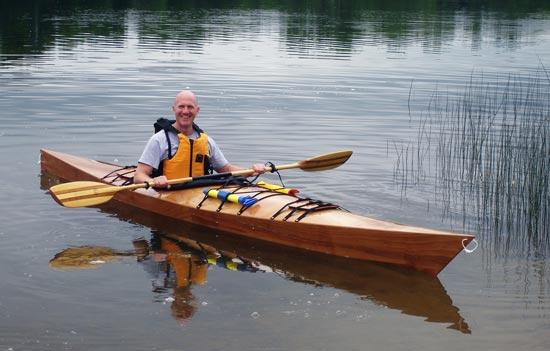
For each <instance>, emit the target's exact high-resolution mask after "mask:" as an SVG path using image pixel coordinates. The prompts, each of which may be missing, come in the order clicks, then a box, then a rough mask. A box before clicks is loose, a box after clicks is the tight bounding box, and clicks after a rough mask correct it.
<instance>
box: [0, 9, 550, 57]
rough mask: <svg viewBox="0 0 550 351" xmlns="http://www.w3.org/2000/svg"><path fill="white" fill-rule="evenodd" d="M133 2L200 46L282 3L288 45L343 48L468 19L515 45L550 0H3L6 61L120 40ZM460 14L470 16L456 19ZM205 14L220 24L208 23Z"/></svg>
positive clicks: (147, 20)
mask: <svg viewBox="0 0 550 351" xmlns="http://www.w3.org/2000/svg"><path fill="white" fill-rule="evenodd" d="M132 10H133V12H135V13H136V15H135V18H134V20H136V21H137V28H138V29H137V30H138V33H139V37H140V39H142V38H146V40H149V41H159V40H160V41H161V42H162V41H163V40H176V41H177V42H178V43H179V44H183V45H192V46H194V47H196V46H197V45H199V46H200V45H202V43H203V41H204V39H205V38H210V37H216V36H217V35H220V33H219V31H220V30H222V29H220V27H222V26H217V25H215V24H216V23H217V21H221V23H220V24H223V20H224V18H228V17H234V16H242V17H245V25H242V26H239V30H240V31H242V32H243V33H247V34H250V35H255V33H257V32H258V30H257V26H259V25H261V23H262V22H261V21H262V16H261V13H262V12H259V13H258V11H256V10H260V11H268V13H273V12H272V11H276V13H278V14H279V17H280V23H281V29H280V31H281V38H282V39H281V40H282V41H284V42H285V44H286V45H287V47H288V48H289V51H292V52H297V53H300V51H304V52H311V50H312V48H313V49H315V48H316V47H317V48H321V49H323V50H325V49H326V48H330V49H331V50H334V51H337V52H340V53H344V55H345V53H349V52H351V51H352V50H353V49H354V48H355V47H357V46H361V45H364V43H365V42H368V41H369V39H372V38H374V39H380V38H382V39H384V40H383V41H384V42H388V46H389V47H391V46H395V47H402V46H405V45H408V43H410V42H411V41H419V40H421V41H422V42H423V45H425V46H427V47H428V48H430V47H431V48H435V49H437V48H439V47H441V46H442V44H443V43H444V42H445V41H446V40H451V39H452V38H453V37H454V33H455V31H456V30H457V29H458V28H461V29H462V27H465V28H466V30H467V31H469V32H470V33H471V37H472V38H473V39H472V40H474V41H475V40H477V39H476V38H481V33H482V32H483V31H484V30H490V31H493V32H495V33H499V34H500V35H499V36H498V37H499V38H501V39H500V40H503V41H506V42H507V44H505V45H509V44H510V43H511V45H514V43H516V42H519V41H520V39H521V36H522V34H521V32H520V31H521V28H518V27H521V26H514V25H510V22H509V21H514V20H521V19H522V18H528V17H531V16H533V15H534V14H541V15H544V16H546V15H548V14H549V12H550V3H549V2H548V1H544V0H531V1H521V2H520V1H512V0H506V1H496V0H495V1H459V0H456V1H441V0H440V1H436V0H416V1H406V0H392V1H387V0H370V1H358V0H355V1H354V0H350V1H344V0H340V1H337V0H332V1H331V0H309V1H291V0H286V1H269V0H225V1H224V0H187V1H176V0H157V1H144V0H98V1H82V0H81V1H79V0H57V1H56V0H43V1H18V2H13V1H5V0H0V63H1V62H2V61H5V60H10V61H13V60H18V59H19V58H21V57H23V56H25V55H28V54H40V53H43V52H44V51H46V50H47V48H48V47H51V46H53V45H75V44H77V43H79V42H81V41H83V40H98V38H99V39H101V38H107V39H108V41H109V44H110V45H116V44H117V42H121V41H122V39H123V38H124V36H125V34H126V23H127V19H126V15H127V14H128V12H129V11H132ZM457 14H458V15H460V16H462V17H463V18H464V21H465V22H466V23H464V24H459V23H455V21H454V17H455V16H456V15H457ZM220 18H221V20H220ZM241 19H242V18H241ZM488 20H493V21H488ZM207 22H211V23H213V24H214V25H211V26H204V25H202V24H203V23H207ZM487 22H491V23H490V24H487ZM175 28H177V30H176V29H175ZM479 40H480V39H479ZM377 41H379V40H377ZM474 47H475V43H474Z"/></svg>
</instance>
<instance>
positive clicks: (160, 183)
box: [134, 162, 168, 188]
mask: <svg viewBox="0 0 550 351" xmlns="http://www.w3.org/2000/svg"><path fill="white" fill-rule="evenodd" d="M152 174H153V167H151V166H149V165H148V164H145V163H141V162H139V163H138V166H137V168H136V173H135V174H134V183H136V184H137V183H149V184H150V185H151V186H153V187H155V188H166V187H167V186H168V179H167V178H166V177H165V176H158V177H155V178H152V177H151V175H152Z"/></svg>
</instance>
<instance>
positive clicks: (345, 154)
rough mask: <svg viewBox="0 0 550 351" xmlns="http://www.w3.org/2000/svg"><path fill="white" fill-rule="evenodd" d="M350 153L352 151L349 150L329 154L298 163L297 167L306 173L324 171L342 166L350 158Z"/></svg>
mask: <svg viewBox="0 0 550 351" xmlns="http://www.w3.org/2000/svg"><path fill="white" fill-rule="evenodd" d="M352 153H353V151H351V150H342V151H336V152H330V153H328V154H323V155H319V156H316V157H312V158H308V159H306V160H303V161H299V162H298V165H299V166H300V169H302V170H304V171H306V172H316V171H325V170H327V169H333V168H336V167H339V166H341V165H343V164H344V163H345V162H346V161H347V160H348V159H349V158H350V157H351V154H352Z"/></svg>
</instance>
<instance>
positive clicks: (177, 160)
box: [162, 131, 210, 179]
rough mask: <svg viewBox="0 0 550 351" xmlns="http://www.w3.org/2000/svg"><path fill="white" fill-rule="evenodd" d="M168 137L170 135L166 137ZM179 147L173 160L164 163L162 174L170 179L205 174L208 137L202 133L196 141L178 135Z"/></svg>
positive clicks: (180, 134) (207, 156)
mask: <svg viewBox="0 0 550 351" xmlns="http://www.w3.org/2000/svg"><path fill="white" fill-rule="evenodd" d="M166 137H168V135H167V136H166ZM178 139H179V146H178V150H177V151H176V153H175V154H174V156H172V158H169V159H166V160H164V161H163V163H162V172H163V174H164V175H165V176H166V178H168V179H175V178H186V177H197V176H202V175H204V174H205V163H207V162H208V161H207V160H208V158H209V157H210V155H209V153H208V135H206V133H204V132H202V131H200V132H199V137H198V138H197V139H195V140H192V139H189V138H188V137H187V136H186V135H184V134H182V133H178Z"/></svg>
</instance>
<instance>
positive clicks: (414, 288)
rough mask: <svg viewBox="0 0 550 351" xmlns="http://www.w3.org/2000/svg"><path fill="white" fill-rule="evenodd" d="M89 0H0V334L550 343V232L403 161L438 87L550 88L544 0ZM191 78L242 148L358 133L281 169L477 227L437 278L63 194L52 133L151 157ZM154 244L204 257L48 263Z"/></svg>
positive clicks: (226, 146) (290, 153)
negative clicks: (517, 232)
mask: <svg viewBox="0 0 550 351" xmlns="http://www.w3.org/2000/svg"><path fill="white" fill-rule="evenodd" d="M90 3H91V4H92V5H90V4H89V5H86V6H84V5H81V4H78V3H74V2H68V3H65V2H63V1H61V2H58V1H57V2H53V1H51V2H48V1H45V2H39V3H38V2H35V3H34V4H28V5H27V4H19V3H18V4H14V3H10V4H7V3H6V2H2V3H1V4H0V121H1V124H0V149H1V152H0V158H1V161H2V164H4V166H3V168H2V169H3V172H2V173H1V178H2V181H1V182H0V194H2V195H1V197H2V199H3V201H2V204H1V205H0V218H1V219H2V226H1V228H0V238H1V239H2V245H0V257H1V258H0V280H1V281H2V285H1V286H2V287H1V289H0V349H2V350H180V349H196V350H222V349H223V350H335V349H342V350H363V349H366V348H368V349H374V350H386V349H387V350H411V349H421V348H422V349H425V350H441V349H443V348H444V349H446V350H481V349H483V350H519V349H521V350H547V349H548V348H549V347H550V272H549V261H548V257H549V256H548V255H549V252H548V246H541V247H535V248H532V247H531V249H529V250H526V251H525V250H524V251H522V250H519V251H517V250H516V251H514V250H508V249H502V246H501V245H496V244H495V242H494V241H495V240H497V239H498V237H496V236H495V234H494V233H493V234H488V233H486V232H484V231H482V230H479V228H482V227H483V226H479V225H476V224H475V223H479V221H480V220H482V219H480V218H478V217H476V213H475V211H469V210H468V207H470V205H471V204H469V203H468V202H467V201H466V202H464V203H462V206H457V207H452V208H448V207H446V206H445V201H441V199H439V198H438V196H439V192H438V191H436V190H435V187H434V184H435V183H436V179H435V178H433V177H432V176H427V177H426V178H425V179H424V180H423V182H417V183H415V184H413V185H407V190H406V191H404V190H403V189H404V186H403V185H404V184H405V183H406V181H404V180H403V179H401V178H399V177H396V168H399V162H400V161H401V159H400V158H401V157H402V156H403V153H401V154H400V153H399V152H396V150H398V147H396V145H406V143H407V142H409V141H411V140H412V141H413V142H414V141H415V140H417V139H418V135H419V133H418V131H419V129H418V125H419V121H421V120H422V119H421V118H419V117H418V116H422V115H423V113H424V112H423V111H426V109H428V108H429V107H428V106H429V104H430V101H432V99H433V96H434V93H435V92H436V91H438V92H442V93H443V95H444V96H445V94H449V95H453V96H454V95H457V94H458V95H460V94H461V92H462V91H463V90H464V89H468V84H469V83H470V81H471V79H472V77H476V79H477V77H483V79H484V81H486V82H496V81H499V80H500V81H502V80H504V81H506V79H507V77H509V75H513V76H515V77H520V78H519V79H520V80H521V79H523V78H521V77H530V76H536V77H539V78H542V80H541V81H542V82H543V83H542V86H541V87H542V89H543V90H544V89H546V90H545V91H546V92H547V91H548V90H547V89H548V85H547V84H546V83H544V81H545V77H546V76H547V73H548V71H547V69H550V60H549V58H550V6H549V5H548V4H545V3H544V2H541V1H527V2H525V3H523V4H522V5H518V4H516V3H515V2H494V3H493V2H488V3H486V4H484V5H483V6H482V5H477V4H467V3H466V4H465V3H463V2H456V3H455V2H448V3H446V4H441V2H432V1H412V2H411V1H407V2H405V1H403V2H399V1H398V2H391V4H385V3H384V2H376V1H373V2H366V3H361V2H353V1H352V2H339V1H336V2H326V1H308V2H300V1H298V2H281V3H277V4H276V3H274V2H262V1H260V2H254V4H253V5H251V3H250V2H246V1H213V2H208V5H197V4H195V2H181V3H177V4H175V3H172V2H168V3H167V2H161V1H158V2H156V1H155V2H147V4H142V3H140V2H129V1H122V2H119V1H115V2H90ZM544 84H546V85H544ZM185 88H189V89H192V90H194V91H195V92H196V93H197V95H198V96H199V102H200V105H201V112H200V115H199V117H198V119H197V123H198V124H199V125H200V126H201V127H202V128H203V129H205V130H206V131H207V132H208V134H209V135H211V136H212V137H213V138H215V139H216V141H217V143H218V144H220V145H221V147H222V149H223V152H224V153H225V155H226V157H227V158H228V159H229V160H230V161H231V162H232V163H235V164H238V165H242V166H247V165H250V164H251V163H255V162H266V161H272V162H274V163H279V164H280V163H289V162H294V161H297V160H300V159H303V158H305V157H309V156H313V155H317V154H320V153H324V152H329V151H333V150H339V149H347V148H349V149H352V150H353V151H354V155H353V157H352V158H351V159H350V160H349V161H348V162H347V163H346V164H345V165H343V166H342V167H340V168H338V169H336V170H332V171H327V172H322V173H303V172H300V171H286V172H285V173H284V174H283V177H284V180H285V183H286V184H287V185H290V186H293V187H297V188H299V189H300V190H301V191H302V193H304V194H306V195H308V196H311V197H315V198H320V199H324V200H327V201H331V202H336V203H338V204H341V205H342V206H343V207H345V208H347V209H349V210H351V211H353V212H357V213H360V214H362V215H367V216H372V217H375V218H379V219H383V220H390V221H395V222H400V223H406V224H412V225H420V226H424V227H430V228H439V229H445V230H456V231H468V232H472V233H474V234H475V235H476V236H477V237H478V241H479V243H480V245H479V247H478V248H477V249H476V250H475V251H474V252H472V253H467V252H462V253H461V254H459V255H458V256H457V257H456V258H455V259H454V260H453V261H452V262H451V263H450V264H449V266H447V267H446V268H445V269H444V270H443V271H442V272H441V273H440V274H439V276H438V278H435V279H433V278H428V277H425V276H424V275H419V274H414V273H411V272H407V271H402V270H399V269H395V268H392V267H386V266H380V265H375V264H369V263H359V262H353V261H348V260H339V259H331V258H327V257H324V256H317V255H308V254H304V253H302V252H294V251H293V250H290V249H287V248H281V247H277V246H271V245H267V244H262V243H257V242H250V241H248V240H243V239H239V238H231V237H227V238H226V237H223V238H221V237H219V236H216V233H211V232H208V231H205V230H203V229H201V228H195V227H181V225H177V224H173V223H165V221H163V220H162V219H158V218H157V219H155V218H149V217H148V216H147V215H144V214H140V213H125V211H122V210H120V209H114V208H102V209H96V208H86V209H67V208H62V207H61V206H59V205H58V204H57V203H55V202H54V201H53V200H52V198H51V197H50V196H49V195H48V194H47V192H46V189H47V187H48V185H49V184H50V183H49V182H51V181H52V180H51V179H50V178H48V177H46V176H45V175H42V176H41V173H40V164H39V150H40V148H47V149H53V150H57V151H62V152H68V153H73V154H76V155H80V156H85V157H90V158H95V159H100V160H104V161H108V162H117V163H120V164H123V165H127V164H135V163H136V162H137V158H138V156H139V155H140V153H141V151H142V149H143V146H144V144H145V142H146V141H147V139H148V138H149V136H150V135H151V133H152V123H153V122H154V121H155V120H156V119H157V118H158V117H170V115H171V104H172V100H173V97H174V96H175V94H176V93H177V92H178V91H180V90H181V89H185ZM542 96H544V95H542ZM535 103H538V102H535ZM542 105H544V102H542ZM545 106H548V105H547V103H546V105H545ZM545 123H548V119H546V122H545ZM541 128H542V129H541V130H547V129H544V128H548V125H547V124H545V125H542V127H541ZM546 138H548V137H546ZM543 140H544V139H543ZM546 140H547V139H546ZM542 147H547V146H544V145H543V146H542ZM543 161H544V162H547V160H546V161H545V160H537V161H536V162H543ZM545 177H546V178H545V181H546V182H547V181H548V174H546V176H545ZM267 178H268V179H269V180H271V181H273V182H275V181H276V178H273V176H271V175H269V176H268V177H267ZM543 180H544V176H543ZM545 195H547V193H546V194H544V193H542V196H543V199H542V202H543V203H544V201H545V200H546V203H547V202H548V199H547V198H546V199H545V198H544V197H545ZM447 196H450V197H451V198H459V197H460V196H461V194H460V193H453V192H450V193H447ZM544 208H547V207H543V210H541V211H542V212H540V213H537V216H541V218H543V219H544V218H546V220H547V219H548V212H544V211H545V210H544ZM489 220H490V219H489ZM546 228H547V227H546ZM175 233H177V234H179V235H180V237H181V234H182V233H185V234H186V236H185V237H183V239H181V240H180V241H179V242H178V241H176V240H175V239H174V237H175V236H176V235H175ZM510 234H511V233H504V234H502V235H510ZM499 235H500V234H499ZM537 235H540V236H541V237H543V238H548V237H549V234H548V229H546V230H545V231H544V229H543V230H542V231H540V232H537ZM495 238H496V239H495ZM196 240H199V241H201V243H202V249H201V248H200V247H199V248H197V246H196ZM526 240H527V239H526ZM546 240H547V241H548V239H546ZM520 241H521V239H520ZM542 242H544V240H543V241H542ZM138 244H141V245H147V246H150V248H151V250H152V251H157V252H165V253H166V252H168V253H169V254H170V253H172V254H173V255H175V256H178V255H179V256H181V257H186V262H187V263H186V264H187V266H185V267H187V268H185V269H187V270H188V272H189V275H188V276H187V277H186V279H183V278H182V277H181V270H180V271H179V272H174V267H172V268H171V269H170V267H167V265H168V264H167V262H166V261H162V260H158V259H157V260H155V259H156V258H158V257H157V256H155V255H153V254H151V255H148V256H119V257H118V259H116V260H113V261H109V262H106V263H105V264H99V263H98V264H97V265H94V266H93V268H95V269H84V268H82V267H81V269H75V268H72V269H59V268H56V267H53V266H50V264H49V262H50V260H52V259H53V258H54V257H55V256H56V255H57V254H59V253H61V252H63V251H64V250H65V249H67V248H70V247H80V246H85V245H87V246H104V247H108V248H111V249H113V250H116V251H120V252H126V251H130V250H133V249H134V245H138ZM205 248H209V249H205ZM533 252H534V253H533ZM235 255H237V256H238V257H239V258H238V259H236V260H235V259H234V257H235ZM187 259H189V260H187ZM190 262H191V263H190ZM172 265H173V266H175V264H174V262H172ZM178 273H180V276H179V277H180V279H177V278H178V276H177V275H176V276H175V275H174V274H178Z"/></svg>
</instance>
